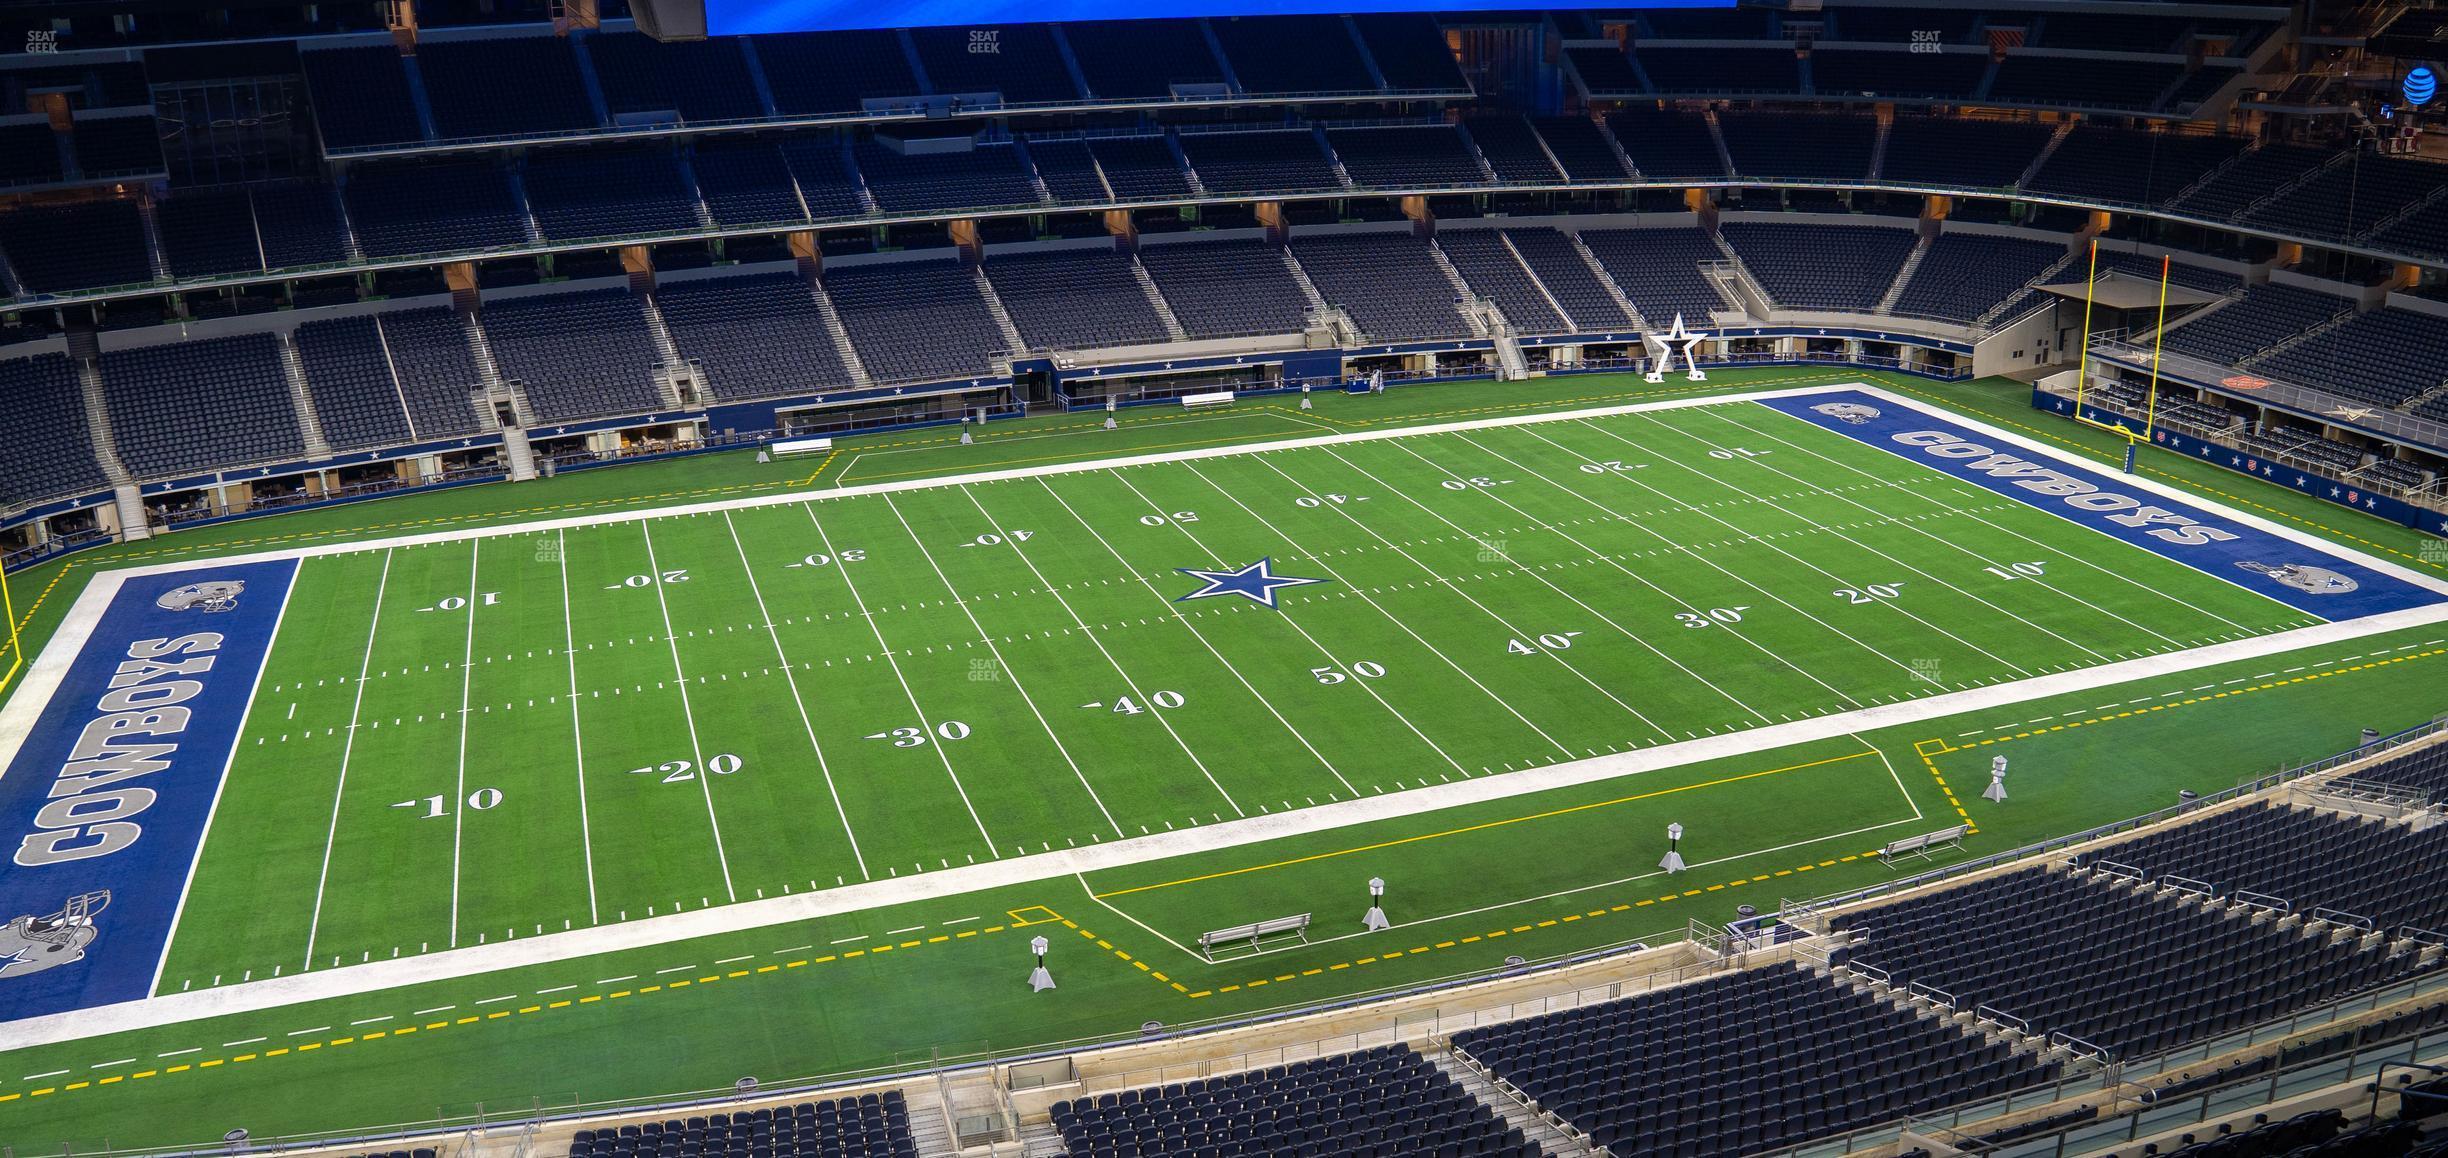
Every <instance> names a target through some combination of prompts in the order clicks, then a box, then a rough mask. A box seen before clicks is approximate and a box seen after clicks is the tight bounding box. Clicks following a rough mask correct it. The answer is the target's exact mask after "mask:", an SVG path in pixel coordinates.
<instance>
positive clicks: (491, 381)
mask: <svg viewBox="0 0 2448 1158" xmlns="http://www.w3.org/2000/svg"><path fill="white" fill-rule="evenodd" d="M459 322H460V325H461V326H463V327H465V328H466V330H467V340H468V352H469V353H471V354H474V355H475V357H476V374H477V377H479V378H480V379H482V380H483V382H484V384H485V385H486V386H487V387H488V388H491V387H499V386H500V385H501V384H502V376H501V364H500V363H498V362H495V361H494V360H493V343H492V342H491V341H488V340H487V339H486V338H485V332H484V322H482V321H480V320H478V318H477V317H476V315H475V314H474V313H473V312H467V313H461V314H460V315H459Z"/></svg>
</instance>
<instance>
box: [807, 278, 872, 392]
mask: <svg viewBox="0 0 2448 1158" xmlns="http://www.w3.org/2000/svg"><path fill="white" fill-rule="evenodd" d="M808 296H810V297H813V298H815V299H816V316H818V317H820V318H823V319H824V328H825V332H826V333H828V334H831V335H833V352H834V353H837V354H839V355H841V360H842V366H843V367H844V368H846V369H848V370H849V371H850V380H851V381H852V382H856V383H858V385H859V387H860V388H861V389H865V388H867V387H871V386H874V385H875V379H873V378H870V377H868V376H867V364H866V363H865V362H862V361H860V360H859V355H858V348H857V347H855V346H853V345H851V344H850V330H849V328H848V327H846V326H844V325H842V320H841V315H840V314H837V313H835V312H833V295H831V294H828V293H826V292H825V291H824V285H823V283H821V282H818V281H815V280H813V279H810V280H809V282H808Z"/></svg>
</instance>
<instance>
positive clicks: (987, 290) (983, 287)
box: [969, 265, 1028, 358]
mask: <svg viewBox="0 0 2448 1158" xmlns="http://www.w3.org/2000/svg"><path fill="white" fill-rule="evenodd" d="M969 276H970V277H973V278H976V279H977V291H978V296H979V297H981V298H984V299H985V300H986V313H987V314H988V316H990V317H992V318H994V321H995V328H997V329H999V330H1002V331H1003V340H1004V341H1005V342H1007V343H1010V345H1009V346H1008V347H1007V348H1006V350H1005V351H1004V352H1005V354H1006V355H1008V356H1009V357H1013V358H1017V357H1019V356H1020V355H1021V354H1022V353H1023V352H1024V351H1026V350H1027V349H1028V339H1026V338H1023V337H1021V336H1020V327H1019V326H1017V325H1014V324H1012V318H1011V311H1009V310H1006V309H1004V308H1003V299H1002V298H1000V297H997V296H996V295H995V291H994V283H993V282H990V281H988V280H986V267H985V266H982V265H975V266H971V267H969Z"/></svg>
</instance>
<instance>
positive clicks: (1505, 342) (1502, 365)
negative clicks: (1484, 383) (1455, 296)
mask: <svg viewBox="0 0 2448 1158" xmlns="http://www.w3.org/2000/svg"><path fill="white" fill-rule="evenodd" d="M1466 312H1469V313H1471V315H1472V322H1473V323H1474V324H1479V325H1482V327H1483V328H1484V329H1486V330H1487V332H1488V337H1489V339H1490V340H1491V341H1492V342H1493V344H1494V348H1495V352H1496V380H1497V381H1499V382H1520V381H1523V380H1526V379H1528V378H1529V377H1530V359H1529V358H1528V357H1527V356H1526V355H1524V354H1523V353H1522V347H1521V339H1520V338H1519V337H1516V336H1515V335H1514V333H1513V324H1512V323H1511V322H1508V321H1506V320H1505V316H1504V314H1503V313H1502V312H1500V311H1498V310H1497V308H1496V307H1495V305H1494V304H1493V303H1489V304H1487V305H1486V306H1485V313H1486V317H1487V318H1489V319H1492V320H1490V321H1486V322H1481V320H1480V316H1479V313H1478V312H1477V311H1466Z"/></svg>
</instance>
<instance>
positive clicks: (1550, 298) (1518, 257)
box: [1496, 230, 1572, 326]
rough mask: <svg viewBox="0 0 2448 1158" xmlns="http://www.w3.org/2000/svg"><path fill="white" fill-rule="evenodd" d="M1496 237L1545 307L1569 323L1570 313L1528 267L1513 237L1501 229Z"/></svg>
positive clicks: (1533, 270)
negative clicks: (1536, 291) (1545, 303)
mask: <svg viewBox="0 0 2448 1158" xmlns="http://www.w3.org/2000/svg"><path fill="white" fill-rule="evenodd" d="M1496 239H1497V240H1498V241H1502V242H1504V247H1505V252H1506V253H1509V254H1512V255H1513V261H1514V263H1515V264H1517V265H1519V266H1521V269H1522V273H1523V275H1525V276H1527V277H1528V278H1529V279H1530V285H1531V286H1532V287H1533V288H1535V289H1537V290H1538V292H1539V297H1540V298H1542V299H1544V300H1545V301H1546V302H1547V308H1548V309H1551V310H1554V311H1555V313H1556V316H1557V317H1559V318H1562V319H1564V324H1565V325H1567V326H1569V325H1571V324H1572V315H1571V314H1569V313H1566V312H1564V303H1563V302H1562V301H1561V300H1559V299H1558V298H1557V297H1556V296H1555V291H1554V290H1551V289H1548V288H1547V283H1546V282H1544V281H1541V280H1539V275H1538V271H1537V270H1535V269H1532V268H1530V259H1529V258H1526V257H1523V256H1522V251H1521V250H1520V249H1519V248H1518V247H1516V246H1515V245H1514V244H1513V239H1512V238H1511V237H1510V236H1508V235H1506V234H1505V232H1504V231H1503V230H1498V231H1497V233H1496Z"/></svg>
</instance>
